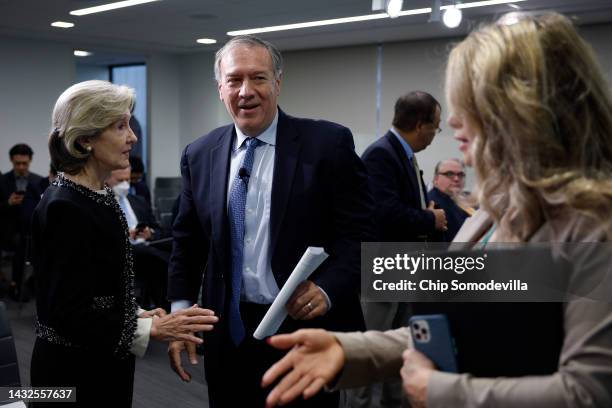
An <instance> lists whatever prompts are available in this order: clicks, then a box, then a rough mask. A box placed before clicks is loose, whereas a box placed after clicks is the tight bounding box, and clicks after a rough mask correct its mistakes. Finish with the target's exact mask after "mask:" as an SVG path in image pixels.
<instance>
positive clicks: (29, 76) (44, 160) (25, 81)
mask: <svg viewBox="0 0 612 408" xmlns="http://www.w3.org/2000/svg"><path fill="white" fill-rule="evenodd" d="M0 55H1V56H2V63H0V171H2V172H3V173H4V172H6V171H8V170H10V169H11V168H12V166H11V164H10V161H9V157H8V151H9V149H10V148H11V147H12V146H13V145H15V144H16V143H27V144H28V145H30V146H31V147H32V149H33V150H34V159H33V161H32V167H31V171H33V172H35V173H38V174H41V175H47V174H48V173H49V151H48V148H47V137H48V135H49V131H50V129H51V112H52V111H53V105H54V104H55V100H56V99H57V97H58V96H59V95H60V93H62V91H63V90H64V89H66V88H67V87H68V86H70V84H72V82H73V80H74V76H75V73H74V60H73V58H74V57H73V55H72V47H69V46H64V45H57V44H47V43H40V42H33V41H25V40H17V39H12V38H11V39H8V38H0Z"/></svg>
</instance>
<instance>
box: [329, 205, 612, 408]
mask: <svg viewBox="0 0 612 408" xmlns="http://www.w3.org/2000/svg"><path fill="white" fill-rule="evenodd" d="M491 224H492V221H491V219H490V218H489V217H488V215H487V214H486V213H484V212H483V211H478V212H476V213H475V214H474V216H472V217H471V218H468V219H467V220H466V221H465V223H464V225H463V227H462V228H461V230H460V231H459V233H458V234H457V236H456V237H455V241H457V242H476V241H477V240H478V239H479V238H480V237H481V236H482V235H483V234H484V233H485V232H486V231H487V230H488V229H489V228H490V226H491ZM495 238H496V236H495V234H494V235H493V237H492V238H491V241H495ZM552 240H554V241H556V242H575V241H576V242H597V241H602V240H606V239H605V238H603V234H602V233H601V229H600V228H599V229H598V228H597V226H596V225H595V224H594V223H592V222H589V221H585V220H584V218H579V217H575V218H572V219H564V220H561V219H559V220H556V221H553V222H549V223H547V224H545V225H544V226H543V227H542V228H541V229H540V230H538V231H537V232H536V234H534V236H533V237H532V239H531V241H533V242H548V241H552ZM610 297H611V303H605V302H595V301H587V300H578V301H572V302H568V303H566V304H565V308H564V327H565V338H564V342H563V347H562V350H561V356H560V359H559V369H558V371H557V372H556V373H554V374H552V375H549V376H527V377H518V378H474V377H472V376H470V375H469V374H451V373H444V372H440V371H436V372H434V374H433V375H432V376H431V378H430V381H429V385H428V388H427V406H428V407H429V408H438V407H470V408H477V407H478V408H481V407H496V408H497V407H499V408H510V407H512V408H514V407H517V408H526V407H538V408H557V407H572V408H573V407H602V408H604V407H612V294H610ZM334 335H335V336H336V338H337V339H338V341H339V342H340V343H341V344H342V347H343V349H344V351H345V357H346V362H345V366H344V370H343V372H342V375H341V377H340V378H339V381H338V383H337V387H339V388H352V387H359V386H364V385H367V384H370V383H372V382H377V381H380V380H382V379H385V378H388V377H393V376H398V375H399V370H400V368H401V366H402V363H403V361H402V352H403V350H404V349H405V348H406V347H407V345H408V344H412V341H411V339H410V332H409V331H408V330H407V329H406V328H400V329H396V330H389V331H386V332H377V331H368V332H356V333H334Z"/></svg>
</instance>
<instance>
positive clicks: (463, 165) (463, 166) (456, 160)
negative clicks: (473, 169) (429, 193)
mask: <svg viewBox="0 0 612 408" xmlns="http://www.w3.org/2000/svg"><path fill="white" fill-rule="evenodd" d="M449 161H454V162H457V163H459V165H460V166H461V168H462V169H465V163H463V160H461V159H457V158H456V157H451V158H449V159H444V160H440V161H439V162H438V163H436V167H435V168H434V176H435V175H436V174H438V170H440V166H441V165H442V163H446V162H449Z"/></svg>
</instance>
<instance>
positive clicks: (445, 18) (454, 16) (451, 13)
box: [442, 5, 463, 28]
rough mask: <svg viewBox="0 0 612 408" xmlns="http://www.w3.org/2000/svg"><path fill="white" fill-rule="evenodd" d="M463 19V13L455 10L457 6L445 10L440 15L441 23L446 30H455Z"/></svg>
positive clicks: (458, 9)
mask: <svg viewBox="0 0 612 408" xmlns="http://www.w3.org/2000/svg"><path fill="white" fill-rule="evenodd" d="M462 19H463V12H462V11H461V9H460V8H457V5H455V6H453V7H450V8H447V9H446V10H444V14H443V15H442V22H444V25H445V26H447V27H448V28H457V27H459V25H460V24H461V20H462Z"/></svg>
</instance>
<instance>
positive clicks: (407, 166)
mask: <svg viewBox="0 0 612 408" xmlns="http://www.w3.org/2000/svg"><path fill="white" fill-rule="evenodd" d="M385 137H386V138H387V140H389V143H390V144H391V146H392V147H393V150H395V154H396V155H397V160H398V161H399V162H400V163H401V165H402V168H403V169H404V172H405V173H406V174H407V176H408V180H410V184H412V187H413V191H415V192H416V196H417V200H418V201H420V200H421V197H420V195H419V183H420V182H421V180H417V176H416V174H415V172H414V167H412V163H410V160H408V157H407V156H406V151H405V150H404V148H403V147H402V145H401V143H400V142H399V140H397V137H395V135H394V134H393V133H391V132H387V134H386V135H385ZM419 178H420V177H419ZM423 193H425V187H423ZM425 200H426V201H427V197H425ZM419 208H420V204H419Z"/></svg>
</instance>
